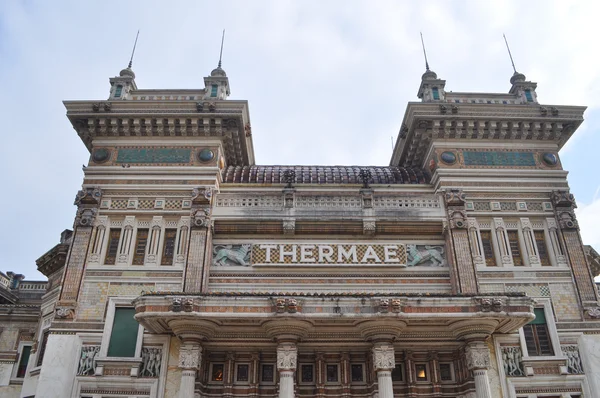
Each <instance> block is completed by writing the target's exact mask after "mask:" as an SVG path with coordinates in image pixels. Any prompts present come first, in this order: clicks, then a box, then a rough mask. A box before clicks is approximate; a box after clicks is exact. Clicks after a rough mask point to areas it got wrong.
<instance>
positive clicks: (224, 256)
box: [212, 244, 252, 267]
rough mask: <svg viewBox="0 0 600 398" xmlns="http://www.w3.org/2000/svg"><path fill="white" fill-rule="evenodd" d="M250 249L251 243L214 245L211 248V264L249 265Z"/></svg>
mask: <svg viewBox="0 0 600 398" xmlns="http://www.w3.org/2000/svg"><path fill="white" fill-rule="evenodd" d="M251 251H252V245H251V244H239V245H215V247H214V248H213V260H212V263H213V266H215V267H218V266H228V265H229V266H232V265H233V266H243V267H247V266H250V265H251V262H250V256H251V253H252V252H251Z"/></svg>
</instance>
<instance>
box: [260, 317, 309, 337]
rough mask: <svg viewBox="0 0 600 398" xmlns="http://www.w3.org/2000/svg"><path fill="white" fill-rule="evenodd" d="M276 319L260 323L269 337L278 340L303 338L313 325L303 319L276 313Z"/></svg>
mask: <svg viewBox="0 0 600 398" xmlns="http://www.w3.org/2000/svg"><path fill="white" fill-rule="evenodd" d="M276 317H277V319H273V320H269V321H267V322H265V323H263V324H262V328H263V329H264V330H265V333H266V334H267V336H268V337H269V338H272V339H274V340H276V341H278V342H296V341H298V340H302V339H303V338H305V337H306V336H307V335H308V333H309V332H310V331H311V330H312V329H313V327H314V325H313V324H312V323H311V322H310V321H308V320H304V319H298V318H295V317H294V318H292V317H290V316H289V315H287V314H286V315H283V314H282V315H276Z"/></svg>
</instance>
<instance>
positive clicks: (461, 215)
mask: <svg viewBox="0 0 600 398" xmlns="http://www.w3.org/2000/svg"><path fill="white" fill-rule="evenodd" d="M448 219H449V220H450V228H451V229H467V227H468V223H467V213H466V212H465V211H464V210H448Z"/></svg>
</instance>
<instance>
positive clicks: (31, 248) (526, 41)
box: [0, 0, 600, 280]
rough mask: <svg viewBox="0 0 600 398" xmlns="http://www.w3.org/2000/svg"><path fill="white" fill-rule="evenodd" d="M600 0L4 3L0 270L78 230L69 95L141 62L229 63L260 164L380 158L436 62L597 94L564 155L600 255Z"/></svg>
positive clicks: (165, 74)
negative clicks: (506, 42) (421, 38)
mask: <svg viewBox="0 0 600 398" xmlns="http://www.w3.org/2000/svg"><path fill="white" fill-rule="evenodd" d="M599 13H600V6H599V5H598V2H596V1H593V0H590V1H580V2H577V1H528V2H522V1H460V2H459V1H438V2H435V1H427V2H402V1H383V0H378V1H349V0H344V1H327V2H324V1H285V0H277V1H252V2H249V1H241V0H240V1H221V2H214V1H210V2H209V1H202V2H201V1H194V2H192V1H170V2H162V1H160V2H159V1H126V2H124V1H85V2H83V1H58V0H57V1H52V2H48V1H41V0H40V1H21V2H18V1H3V2H0V86H1V87H2V88H3V89H2V91H1V92H0V109H1V110H2V115H3V118H2V121H3V128H2V139H3V145H2V147H1V149H0V166H1V168H2V173H1V175H0V179H1V181H0V184H1V185H0V186H2V187H3V189H2V195H0V206H1V207H0V208H1V209H2V210H0V211H1V213H0V214H2V217H1V219H2V221H3V222H2V224H3V225H4V226H5V227H4V228H3V229H2V230H1V232H0V270H2V271H4V272H6V271H10V270H12V271H18V272H21V273H24V274H25V275H26V277H27V279H28V280H33V279H39V278H41V274H38V273H37V271H35V259H36V258H38V257H39V256H40V255H42V254H43V253H44V252H45V251H47V250H48V249H50V248H51V247H53V246H54V245H55V244H56V243H57V242H58V239H59V235H60V232H61V231H62V230H63V229H65V228H70V227H71V225H72V222H73V217H74V214H75V207H74V206H73V205H72V203H73V198H74V196H75V193H76V192H77V190H78V189H79V188H80V185H81V182H82V176H83V173H82V171H81V165H82V164H84V163H87V160H88V153H87V151H86V149H85V147H84V146H83V144H82V143H81V142H80V140H79V138H78V137H77V134H76V133H75V131H74V130H73V129H72V127H71V126H70V124H69V122H68V120H67V118H66V117H65V109H64V107H63V105H62V100H65V99H97V100H103V99H106V98H107V96H108V89H109V84H108V78H109V77H111V76H115V75H117V74H118V72H119V71H120V70H121V69H122V68H123V67H125V66H126V65H127V62H128V59H129V52H130V50H131V46H132V44H133V40H134V38H135V32H136V31H137V29H140V30H141V33H140V40H139V43H138V49H137V54H136V57H135V60H134V66H133V69H134V71H135V73H136V75H137V78H136V82H137V84H138V87H140V88H201V87H203V80H202V78H203V77H204V76H206V75H207V74H208V73H209V72H210V71H211V70H212V69H213V68H214V67H215V66H216V63H217V59H218V52H219V42H220V34H221V30H222V29H223V28H225V29H227V33H226V41H225V50H224V55H223V67H224V69H225V70H226V71H227V74H228V76H229V78H230V83H231V92H232V96H231V98H233V99H247V100H248V101H249V102H250V113H251V120H252V130H253V138H254V146H255V151H256V159H257V163H259V164H278V163H279V164H281V163H283V164H363V165H365V164H375V165H385V164H387V163H388V161H389V158H390V155H391V143H390V137H391V136H395V135H396V134H397V132H398V129H399V127H400V123H401V121H402V116H403V114H404V109H405V107H406V103H407V102H408V101H415V100H416V99H417V98H416V92H417V88H418V86H419V82H420V77H421V74H422V73H423V71H424V65H423V58H422V53H421V47H420V41H419V31H423V34H424V35H425V40H426V44H427V51H428V55H429V61H430V65H431V68H432V69H433V70H435V71H436V72H437V74H438V76H439V77H440V78H443V79H446V80H447V84H446V89H447V90H453V91H481V92H507V91H508V89H509V88H510V84H509V79H510V76H511V75H512V69H511V66H510V61H509V59H508V56H507V53H506V48H505V47H504V42H503V39H502V33H506V35H507V37H508V39H509V41H510V44H511V48H512V52H513V55H514V57H515V63H516V66H517V69H518V70H519V71H520V72H522V73H524V74H525V75H527V77H528V79H530V80H532V81H536V82H537V83H538V90H537V92H538V98H539V100H540V102H542V103H544V104H569V105H571V104H573V105H587V106H588V110H587V111H586V113H585V118H586V121H585V123H584V124H583V125H582V127H581V128H580V129H579V131H578V132H577V133H576V134H575V136H574V137H573V138H572V140H571V141H570V142H569V144H568V145H567V147H566V148H565V149H563V151H561V160H562V162H563V165H564V167H565V168H566V169H567V170H569V171H570V174H569V182H570V184H571V187H572V191H573V193H574V194H575V196H576V198H577V200H578V203H579V221H580V224H581V226H582V234H583V237H584V241H585V242H586V243H591V244H593V245H594V246H595V247H596V249H597V250H600V228H598V225H600V199H599V196H600V195H599V193H598V191H599V187H600V177H598V172H597V171H596V169H597V166H596V159H597V157H598V154H597V152H598V148H599V147H600V136H599V135H598V133H597V131H598V130H599V128H600V68H598V61H599V58H600V56H599V55H598V52H597V51H595V49H596V47H597V39H598V34H597V20H596V16H597V15H598V14H599Z"/></svg>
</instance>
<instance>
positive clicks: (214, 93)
mask: <svg viewBox="0 0 600 398" xmlns="http://www.w3.org/2000/svg"><path fill="white" fill-rule="evenodd" d="M218 88H219V86H217V85H216V84H213V85H212V86H211V87H210V96H211V97H216V96H217V89H218Z"/></svg>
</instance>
